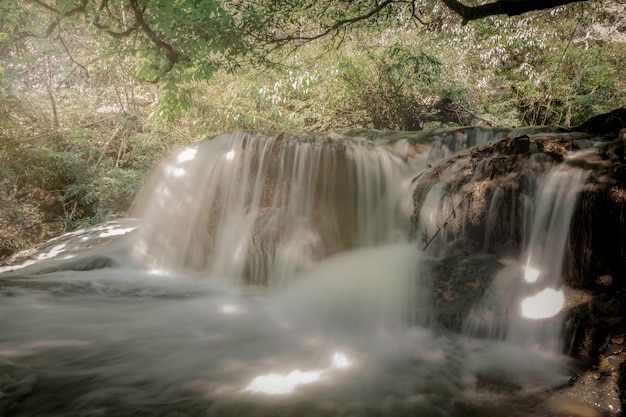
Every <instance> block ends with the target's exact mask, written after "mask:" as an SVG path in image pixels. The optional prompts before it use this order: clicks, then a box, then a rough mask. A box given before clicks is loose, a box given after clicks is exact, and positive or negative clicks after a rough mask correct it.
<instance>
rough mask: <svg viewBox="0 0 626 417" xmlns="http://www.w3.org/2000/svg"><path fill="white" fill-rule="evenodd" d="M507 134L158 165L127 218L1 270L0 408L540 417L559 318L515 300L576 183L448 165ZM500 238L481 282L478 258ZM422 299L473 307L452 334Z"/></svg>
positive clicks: (259, 146)
mask: <svg viewBox="0 0 626 417" xmlns="http://www.w3.org/2000/svg"><path fill="white" fill-rule="evenodd" d="M510 136H511V133H510V132H509V131H507V130H505V129H493V130H489V129H486V130H481V129H477V128H462V129H447V130H446V129H440V130H436V131H428V132H426V131H424V132H415V133H413V132H411V133H407V132H359V131H348V132H341V133H338V132H330V133H320V134H312V133H274V132H246V131H242V132H234V133H228V134H222V135H219V136H216V137H214V138H212V139H210V140H205V141H202V142H199V143H196V144H192V145H189V146H184V147H181V148H179V149H177V150H175V151H174V152H173V153H172V154H171V155H169V156H168V157H166V158H165V159H164V160H163V161H162V163H160V164H159V166H158V167H156V169H155V170H154V172H153V174H152V175H151V176H150V177H149V178H148V179H147V181H146V183H145V185H144V187H143V189H142V191H141V193H140V194H139V196H138V197H137V200H136V202H135V205H134V207H133V208H132V212H131V218H128V219H122V220H119V221H116V222H112V223H108V224H104V225H99V226H98V227H95V228H91V229H88V230H86V231H80V232H74V233H72V234H71V235H67V236H64V237H60V238H59V239H54V240H52V241H50V242H47V243H46V244H45V245H43V246H41V247H40V248H39V252H37V251H34V252H33V253H31V254H30V255H29V256H25V257H23V258H16V259H21V260H20V262H21V263H17V262H16V263H15V264H8V265H7V266H5V265H4V264H3V265H2V266H0V284H1V285H0V297H2V301H3V302H2V303H0V320H3V322H2V327H1V329H2V331H1V332H0V393H2V395H0V409H3V410H9V412H10V413H11V414H10V416H26V415H49V416H51V417H64V416H69V415H77V414H80V415H120V416H130V415H137V414H141V413H145V411H146V410H149V411H150V413H151V414H153V415H155V416H157V417H161V416H171V415H178V414H181V413H182V414H185V415H189V416H198V417H207V416H212V415H218V416H224V417H239V416H252V417H258V416H265V415H298V416H303V417H306V416H319V415H338V416H339V415H344V416H347V415H359V416H401V415H408V416H417V415H419V416H422V415H433V416H434V415H437V416H442V417H450V416H455V417H459V416H460V417H468V416H473V415H511V413H510V411H511V408H516V409H515V410H513V411H514V412H513V414H515V415H537V414H539V415H541V414H542V413H543V414H544V415H546V412H547V410H548V409H547V408H545V407H544V406H543V405H542V404H540V402H539V401H537V403H536V404H535V401H534V400H535V399H541V398H540V397H539V396H537V397H535V396H533V395H535V394H536V393H539V394H540V395H543V393H545V392H547V391H548V390H550V389H553V388H554V387H556V386H559V385H560V384H563V383H564V382H565V381H567V380H568V379H569V378H570V376H571V372H570V368H569V360H568V359H567V358H566V357H565V356H563V355H552V356H545V355H538V354H537V352H536V350H535V349H534V347H535V346H541V347H546V350H550V351H551V352H554V351H556V350H555V349H556V348H555V347H554V345H555V344H557V343H555V342H554V341H555V340H556V339H557V338H558V336H559V331H560V330H559V326H560V323H561V322H560V316H559V314H560V313H559V311H556V310H555V311H556V312H555V311H548V312H545V311H539V310H538V309H537V308H535V307H533V305H532V301H533V300H538V303H539V305H543V304H545V303H546V302H545V300H546V299H548V300H549V301H548V304H549V305H552V303H553V299H551V298H550V297H553V296H554V297H558V294H559V290H560V288H559V279H560V274H561V269H560V264H561V263H562V261H563V256H564V255H563V239H565V237H566V236H567V230H568V225H569V217H570V216H571V212H572V210H573V207H574V205H575V204H576V196H577V190H578V189H579V188H580V186H581V184H583V183H584V181H585V176H586V174H585V172H584V171H582V170H580V169H577V168H572V167H566V166H556V165H554V169H553V170H550V171H546V170H545V168H547V167H548V166H550V164H549V163H548V162H547V161H546V160H543V159H541V158H540V157H535V156H534V155H531V156H529V157H528V159H527V160H526V159H523V161H524V164H525V163H526V162H528V165H530V166H532V167H533V168H537V169H536V170H535V171H532V170H531V171H529V172H527V171H522V170H519V171H515V172H511V173H510V175H509V176H501V177H499V176H498V175H496V174H498V171H497V170H496V169H495V168H494V167H496V165H497V164H499V162H498V161H500V158H501V157H502V155H500V154H498V155H496V156H495V157H494V158H491V159H489V158H485V159H484V160H482V161H481V162H480V163H479V164H478V165H472V164H473V162H471V161H468V158H466V156H471V155H472V154H474V153H479V151H480V149H481V147H480V145H481V144H485V143H487V142H489V141H492V140H498V139H502V138H504V137H507V138H508V137H510ZM498 143H500V142H498ZM468 148H471V149H472V150H471V151H470V152H469V153H468V154H466V155H464V156H462V157H455V156H454V155H455V154H457V155H458V153H459V152H461V151H463V150H465V149H468ZM539 154H540V152H537V155H539ZM470 159H471V158H470ZM520 159H522V158H520ZM494 164H496V165H494ZM566 168H567V169H568V170H567V171H565V169H566ZM544 172H547V173H546V174H545V175H544V174H543V173H544ZM424 178H426V180H427V181H425V182H424V183H423V184H425V185H423V184H422V183H421V182H420V181H421V180H422V179H424ZM519 184H521V186H519V187H518V185H519ZM420 186H422V189H420V188H419V187H420ZM516 192H517V194H516ZM518 197H519V199H518ZM418 201H419V202H420V204H421V205H420V209H419V210H417V213H416V212H415V211H414V210H415V209H414V204H416V202H418ZM507 221H508V223H507ZM416 224H419V230H418V231H417V233H418V235H417V239H416V238H415V237H416V236H414V235H412V233H414V232H415V230H413V228H414V227H415V225H416ZM485 225H486V226H485ZM485 227H486V228H488V229H489V230H484V228H485ZM481 228H482V229H483V230H482V231H481V230H480V229H481ZM516 239H519V241H520V242H522V245H523V247H522V249H521V250H520V253H521V255H520V254H519V253H518V254H517V255H519V256H517V257H515V258H509V259H508V260H505V259H504V258H502V259H500V258H498V259H497V261H498V262H495V261H494V262H493V265H496V264H497V266H498V268H499V270H498V271H497V274H496V277H495V279H493V281H492V282H491V281H490V279H491V273H492V272H493V271H492V270H491V269H490V268H491V267H492V266H493V265H489V267H488V268H483V266H484V265H485V264H484V263H481V262H483V261H484V260H485V259H486V260H488V261H491V260H493V259H496V255H494V254H493V253H492V252H495V250H494V247H498V246H501V245H502V246H504V245H503V243H502V242H504V241H506V240H516ZM465 241H471V242H474V244H473V246H471V247H470V246H464V243H465ZM470 249H471V250H475V251H476V252H478V256H475V255H476V254H474V253H471V250H470ZM481 249H482V250H481ZM506 253H507V254H509V255H510V253H509V252H506ZM498 256H500V254H499V255H498ZM438 268H439V269H438ZM436 271H438V272H439V273H440V276H436V275H435V272H436ZM476 271H478V272H476ZM524 271H528V272H533V271H537V272H536V274H535V275H526V279H524V278H525V275H524ZM470 272H472V273H473V274H474V275H473V276H471V280H467V279H465V278H466V277H465V276H466V275H471V274H470ZM441 275H445V276H444V277H443V278H450V277H452V278H454V279H459V281H458V282H457V284H458V286H459V288H460V289H461V291H456V290H458V288H455V287H454V284H455V283H454V282H452V281H453V280H451V279H449V280H448V281H446V280H445V279H442V276H441ZM483 275H484V276H483ZM531 276H532V279H530V278H529V277H531ZM483 286H484V287H483ZM483 288H484V290H485V292H484V294H482V293H481V292H480V291H482V289H483ZM474 290H475V293H480V295H483V297H482V299H481V298H480V297H476V299H465V298H464V297H465V296H466V295H467V294H468V293H469V292H470V291H474ZM441 300H444V301H446V302H448V301H450V302H457V304H459V305H461V306H462V307H464V306H466V305H471V309H468V310H467V313H466V311H465V310H463V312H462V314H458V315H457V316H455V317H454V319H455V320H457V321H459V317H458V316H461V317H462V318H463V319H465V320H464V323H463V325H464V327H463V328H462V329H461V331H460V334H459V332H453V331H451V327H446V325H445V324H444V323H443V320H441V316H440V315H438V314H439V311H438V309H439V310H441V309H445V308H446V305H445V304H442V303H441ZM556 300H557V301H558V298H557V299H556ZM476 301H478V303H474V302H476ZM472 303H473V304H472ZM557 307H558V306H557ZM557 310H558V308H557ZM522 313H523V314H522ZM549 315H553V316H552V317H548V316H549ZM454 330H458V328H457V329H454ZM494 382H496V384H494ZM494 385H498V386H497V387H495V388H493V386H494ZM500 385H501V386H502V387H500ZM485 394H486V395H485ZM520 399H521V400H520Z"/></svg>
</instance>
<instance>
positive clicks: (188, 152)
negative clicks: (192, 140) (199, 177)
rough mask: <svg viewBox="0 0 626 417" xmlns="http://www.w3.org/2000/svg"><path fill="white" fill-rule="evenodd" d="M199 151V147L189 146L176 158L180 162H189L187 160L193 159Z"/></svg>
mask: <svg viewBox="0 0 626 417" xmlns="http://www.w3.org/2000/svg"><path fill="white" fill-rule="evenodd" d="M197 153H198V149H196V148H187V149H185V150H183V151H182V152H181V153H179V154H178V157H177V158H176V161H178V162H187V161H191V160H193V159H194V158H195V157H196V154H197Z"/></svg>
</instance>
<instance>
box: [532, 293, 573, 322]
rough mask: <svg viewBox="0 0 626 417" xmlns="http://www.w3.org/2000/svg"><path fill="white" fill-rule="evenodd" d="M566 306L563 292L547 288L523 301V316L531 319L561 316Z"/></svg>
mask: <svg viewBox="0 0 626 417" xmlns="http://www.w3.org/2000/svg"><path fill="white" fill-rule="evenodd" d="M564 305H565V296H564V295H563V291H560V290H554V289H552V288H546V289H545V290H543V291H541V292H539V293H537V294H535V295H533V296H531V297H526V298H524V299H523V300H522V315H523V316H524V317H526V318H529V319H547V318H550V317H554V316H556V315H557V314H559V312H560V311H561V310H562V309H563V306H564Z"/></svg>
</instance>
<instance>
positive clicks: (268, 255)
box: [131, 132, 408, 285]
mask: <svg viewBox="0 0 626 417" xmlns="http://www.w3.org/2000/svg"><path fill="white" fill-rule="evenodd" d="M399 162H400V158H398V157H397V156H396V155H394V154H393V153H391V152H390V151H389V150H387V149H385V148H383V147H377V146H374V144H373V143H371V142H368V141H365V140H363V139H350V138H343V140H338V139H337V138H335V139H333V138H332V137H327V138H323V139H322V140H320V139H319V138H315V137H313V136H310V135H305V134H300V135H292V136H291V137H289V139H285V135H284V134H281V135H271V134H267V135H261V136H260V135H256V134H253V133H246V132H239V133H235V134H232V135H221V136H218V137H216V138H214V139H212V140H210V141H205V142H202V143H200V144H197V145H193V146H190V147H185V148H182V149H180V150H178V151H177V152H175V153H174V154H173V155H172V156H170V157H169V158H168V159H167V160H166V161H164V163H163V164H162V165H161V167H160V169H159V170H158V171H157V172H156V173H155V174H154V176H153V178H152V180H151V181H149V183H148V185H147V186H146V187H145V188H144V190H145V191H144V193H143V194H142V195H141V196H140V197H139V198H138V201H137V203H136V206H135V208H134V210H133V212H132V213H131V215H132V216H133V217H138V218H142V219H144V225H143V226H142V229H141V239H140V241H139V243H138V244H137V245H136V247H135V252H136V255H137V256H138V257H139V258H140V259H141V262H142V263H144V264H147V265H149V266H150V267H151V268H152V269H154V270H177V269H181V268H188V269H191V270H195V271H203V272H206V273H208V274H210V275H212V276H221V277H229V278H234V279H237V280H239V281H245V282H248V283H258V284H265V283H267V282H268V280H269V281H271V282H270V284H274V285H276V284H277V283H279V282H280V281H283V280H285V279H288V277H292V276H293V275H294V274H295V273H296V272H297V271H299V270H303V269H307V267H308V266H310V265H313V264H315V263H316V262H318V261H320V260H321V259H324V258H326V257H327V256H329V255H332V254H334V253H337V252H340V251H342V250H346V249H352V248H358V247H365V246H371V245H376V244H381V243H385V242H393V241H397V239H398V237H399V236H398V235H400V236H401V235H402V234H406V233H405V232H402V229H403V228H404V230H406V229H407V228H406V223H405V222H403V219H402V213H399V207H402V201H403V200H404V199H406V198H407V195H408V192H407V184H408V181H407V180H406V179H405V178H403V177H402V175H403V174H404V173H403V168H404V171H406V164H405V163H402V164H401V163H399ZM404 217H405V218H406V217H407V215H406V214H404Z"/></svg>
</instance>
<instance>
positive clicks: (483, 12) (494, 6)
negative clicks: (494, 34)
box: [441, 0, 586, 24]
mask: <svg viewBox="0 0 626 417" xmlns="http://www.w3.org/2000/svg"><path fill="white" fill-rule="evenodd" d="M441 1H442V3H444V4H445V5H446V6H448V8H449V9H450V10H452V11H453V12H455V13H456V14H458V15H459V16H461V17H462V18H463V24H465V23H467V22H469V21H471V20H479V19H483V18H485V17H487V16H494V15H500V14H505V15H507V16H517V15H520V14H524V13H527V12H530V11H533V10H545V9H553V8H555V7H558V6H563V5H566V4H570V3H579V2H582V1H586V0H498V1H494V2H492V3H487V4H482V5H480V6H466V5H465V4H463V3H461V2H460V1H457V0H441Z"/></svg>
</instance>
